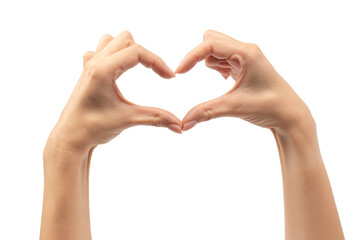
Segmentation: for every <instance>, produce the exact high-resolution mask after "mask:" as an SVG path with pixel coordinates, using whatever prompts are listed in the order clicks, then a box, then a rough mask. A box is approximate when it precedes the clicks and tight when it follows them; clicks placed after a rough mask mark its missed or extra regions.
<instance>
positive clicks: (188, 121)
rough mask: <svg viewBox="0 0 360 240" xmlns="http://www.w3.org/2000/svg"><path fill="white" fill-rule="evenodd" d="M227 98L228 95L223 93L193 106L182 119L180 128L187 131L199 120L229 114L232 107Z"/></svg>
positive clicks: (202, 120)
mask: <svg viewBox="0 0 360 240" xmlns="http://www.w3.org/2000/svg"><path fill="white" fill-rule="evenodd" d="M228 100H229V99H228V95H223V96H221V97H218V98H215V99H213V100H210V101H207V102H204V103H201V104H199V105H197V106H195V107H193V108H192V109H191V110H190V111H189V112H188V113H187V114H186V115H185V117H184V119H183V121H182V124H183V126H182V130H183V131H187V130H189V129H191V128H193V127H194V126H195V125H196V124H197V123H199V122H204V121H208V120H210V119H213V118H218V117H225V116H230V115H231V112H232V109H231V106H230V101H228Z"/></svg>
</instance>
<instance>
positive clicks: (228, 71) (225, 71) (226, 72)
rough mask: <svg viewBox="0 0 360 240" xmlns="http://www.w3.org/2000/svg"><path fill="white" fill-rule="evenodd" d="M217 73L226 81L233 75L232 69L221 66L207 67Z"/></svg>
mask: <svg viewBox="0 0 360 240" xmlns="http://www.w3.org/2000/svg"><path fill="white" fill-rule="evenodd" d="M207 67H208V68H211V69H213V70H215V71H217V72H219V73H220V74H221V75H222V76H223V77H224V78H225V79H227V78H228V77H229V76H230V74H231V68H223V67H219V66H207Z"/></svg>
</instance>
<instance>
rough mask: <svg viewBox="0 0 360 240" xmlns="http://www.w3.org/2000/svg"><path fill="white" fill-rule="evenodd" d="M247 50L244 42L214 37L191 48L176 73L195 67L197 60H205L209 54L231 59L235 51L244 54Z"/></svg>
mask: <svg viewBox="0 0 360 240" xmlns="http://www.w3.org/2000/svg"><path fill="white" fill-rule="evenodd" d="M244 51H245V48H244V46H243V44H233V43H231V42H230V43H229V42H228V41H227V40H226V41H225V40H221V39H212V40H207V41H204V42H202V43H200V44H199V45H198V46H197V47H195V48H194V49H193V50H191V51H190V52H189V53H188V54H187V55H186V56H185V58H184V59H183V60H182V61H181V62H180V64H179V66H178V68H177V69H176V70H175V73H185V72H187V71H189V70H190V69H191V68H193V67H194V66H195V65H196V63H197V62H200V61H202V60H204V59H205V58H207V57H209V56H213V57H215V58H218V59H229V58H231V57H232V56H233V55H234V54H235V53H236V54H240V55H242V54H243V53H244Z"/></svg>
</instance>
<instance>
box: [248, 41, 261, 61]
mask: <svg viewBox="0 0 360 240" xmlns="http://www.w3.org/2000/svg"><path fill="white" fill-rule="evenodd" d="M248 48H249V50H250V55H251V57H253V58H259V57H262V56H263V54H262V51H261V49H260V47H259V46H258V45H257V44H255V43H248Z"/></svg>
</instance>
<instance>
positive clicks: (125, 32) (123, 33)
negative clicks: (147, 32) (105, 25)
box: [121, 31, 133, 39]
mask: <svg viewBox="0 0 360 240" xmlns="http://www.w3.org/2000/svg"><path fill="white" fill-rule="evenodd" d="M121 35H122V36H123V37H124V38H127V39H132V38H133V37H132V35H131V33H130V32H129V31H123V32H122V33H121Z"/></svg>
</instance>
